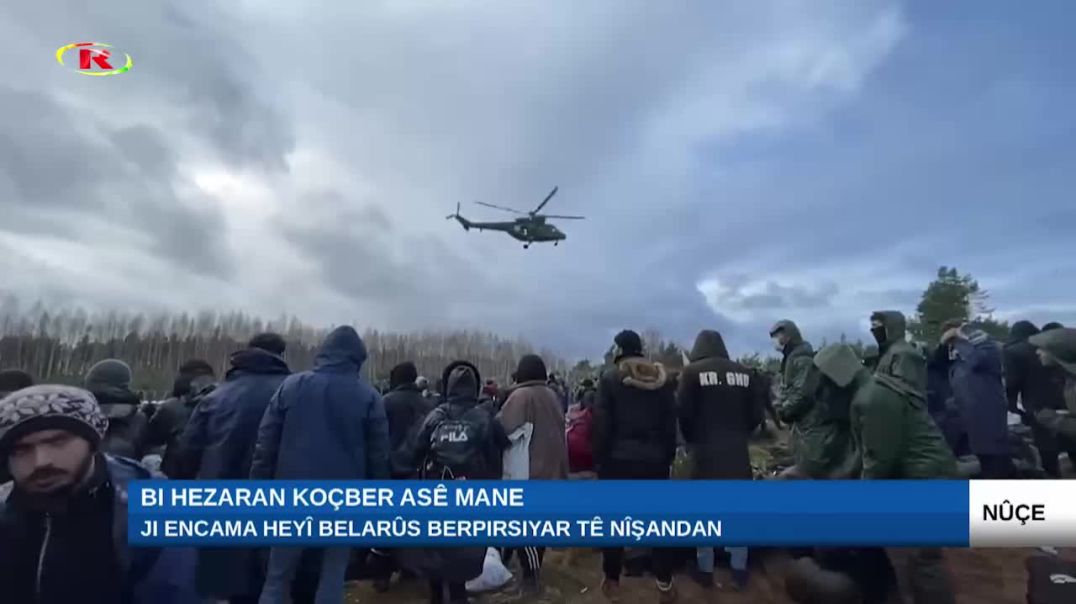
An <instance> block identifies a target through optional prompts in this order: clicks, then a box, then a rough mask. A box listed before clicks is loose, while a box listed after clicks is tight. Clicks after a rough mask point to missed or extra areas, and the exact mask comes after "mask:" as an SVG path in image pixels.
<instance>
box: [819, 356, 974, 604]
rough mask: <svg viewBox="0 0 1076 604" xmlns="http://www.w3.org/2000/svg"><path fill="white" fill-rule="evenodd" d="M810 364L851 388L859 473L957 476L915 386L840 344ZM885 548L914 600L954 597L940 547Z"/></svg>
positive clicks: (937, 601) (933, 602) (937, 603)
mask: <svg viewBox="0 0 1076 604" xmlns="http://www.w3.org/2000/svg"><path fill="white" fill-rule="evenodd" d="M913 352H914V349H913ZM914 354H917V355H918V353H917V352H915V353H914ZM814 364H815V366H816V367H817V368H818V370H819V371H820V372H821V373H822V375H825V376H826V377H827V378H829V379H830V380H831V381H832V382H833V383H834V384H836V385H837V387H839V388H846V389H848V390H850V391H851V392H852V393H853V395H852V396H853V398H852V406H851V421H852V436H853V438H854V439H855V443H856V448H857V450H858V452H859V454H860V456H861V458H862V466H863V469H862V474H861V476H862V478H863V479H865V480H891V479H902V478H903V479H930V478H953V477H955V476H956V460H955V459H954V458H953V454H952V452H951V451H950V449H949V446H948V445H947V444H946V442H945V438H944V437H943V436H942V434H941V431H940V430H938V427H937V426H936V425H935V424H934V420H933V419H931V417H930V415H929V414H928V413H927V408H926V401H925V400H924V397H923V396H922V395H921V394H920V393H919V392H918V391H916V390H915V389H914V388H911V387H910V386H909V385H908V384H907V383H905V382H903V381H901V380H898V379H896V378H894V377H893V376H891V375H888V374H883V373H875V374H874V375H871V374H870V372H869V370H867V369H866V368H864V367H863V365H862V363H861V361H860V360H859V358H858V357H857V356H856V353H855V351H853V350H852V349H851V347H849V346H847V345H844V344H834V345H831V346H827V347H825V348H823V349H822V350H820V351H819V352H818V354H817V355H815V359H814ZM889 554H890V557H891V558H893V559H894V565H895V566H896V567H897V569H898V579H899V580H900V582H901V583H902V585H903V587H902V589H903V590H904V591H905V592H908V593H911V594H912V598H913V600H914V601H915V602H916V603H917V604H921V603H922V604H925V603H930V604H945V603H952V602H955V599H954V597H953V590H952V588H951V587H950V585H949V580H948V577H947V575H946V573H945V561H944V558H943V556H942V552H941V550H940V549H937V548H903V549H898V550H890V552H889Z"/></svg>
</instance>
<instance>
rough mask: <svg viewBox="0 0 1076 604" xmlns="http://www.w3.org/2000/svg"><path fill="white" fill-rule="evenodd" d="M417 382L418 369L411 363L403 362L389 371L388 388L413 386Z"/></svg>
mask: <svg viewBox="0 0 1076 604" xmlns="http://www.w3.org/2000/svg"><path fill="white" fill-rule="evenodd" d="M417 380H418V368H416V367H415V364H414V363H412V362H411V361H404V362H403V363H400V364H399V365H397V366H395V367H393V368H392V371H389V388H396V387H399V386H403V385H404V384H414V383H415V382H416V381H417Z"/></svg>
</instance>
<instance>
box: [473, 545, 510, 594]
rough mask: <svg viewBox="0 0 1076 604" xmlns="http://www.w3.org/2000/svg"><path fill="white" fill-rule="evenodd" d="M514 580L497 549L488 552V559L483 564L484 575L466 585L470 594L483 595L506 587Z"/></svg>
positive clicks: (489, 549)
mask: <svg viewBox="0 0 1076 604" xmlns="http://www.w3.org/2000/svg"><path fill="white" fill-rule="evenodd" d="M511 580H512V571H510V570H508V568H507V567H505V565H504V562H501V554H500V552H498V551H497V550H496V549H495V548H492V547H491V548H488V549H487V550H486V559H485V561H484V562H482V574H481V575H479V576H477V577H475V578H474V579H471V580H470V581H468V582H467V583H466V587H467V592H468V593H473V594H476V593H482V592H486V591H493V590H496V589H500V588H502V587H504V585H505V584H506V583H508V582H509V581H511Z"/></svg>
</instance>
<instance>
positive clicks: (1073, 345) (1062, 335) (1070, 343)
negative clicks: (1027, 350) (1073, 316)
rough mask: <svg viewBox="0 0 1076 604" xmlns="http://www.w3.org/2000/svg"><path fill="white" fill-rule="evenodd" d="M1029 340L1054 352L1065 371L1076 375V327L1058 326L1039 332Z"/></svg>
mask: <svg viewBox="0 0 1076 604" xmlns="http://www.w3.org/2000/svg"><path fill="white" fill-rule="evenodd" d="M1027 341H1028V342H1029V343H1030V344H1031V345H1032V346H1034V347H1035V348H1042V349H1043V350H1045V351H1046V352H1049V353H1050V354H1052V355H1053V356H1054V358H1055V359H1057V362H1058V363H1059V364H1060V365H1061V367H1063V368H1064V369H1065V371H1067V372H1069V373H1070V374H1073V375H1076V329H1073V328H1071V327H1058V328H1057V329H1051V330H1050V331H1043V332H1040V333H1037V334H1035V335H1033V336H1031V337H1030V338H1028V340H1027Z"/></svg>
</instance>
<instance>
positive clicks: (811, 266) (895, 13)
mask: <svg viewBox="0 0 1076 604" xmlns="http://www.w3.org/2000/svg"><path fill="white" fill-rule="evenodd" d="M1072 16H1073V10H1072V7H1071V6H1070V3H1067V2H1063V1H1060V0H1058V1H1055V2H1041V3H1036V5H1035V9H1034V10H1030V9H1028V8H1027V7H1021V6H1017V5H1015V4H1013V3H1011V2H1000V1H999V2H974V3H972V2H967V3H936V2H916V3H901V2H896V1H889V0H855V1H852V0H848V1H844V2H836V1H822V0H812V1H791V0H789V1H774V2H752V3H746V2H738V3H733V2H706V1H702V0H699V1H697V2H655V1H645V2H644V1H625V0H592V1H589V2H584V3H581V2H569V1H567V0H564V1H549V0H542V1H533V2H522V1H520V2H503V1H493V0H489V1H482V2H480V1H459V2H437V1H433V0H429V1H418V0H391V1H388V0H384V1H375V0H364V1H363V2H346V1H343V0H334V1H329V0H308V1H306V2H282V1H280V0H263V1H259V2H254V1H252V0H234V1H231V2H213V1H211V0H186V1H184V2H179V1H178V0H164V1H146V2H130V1H127V0H108V1H98V2H94V3H92V7H91V6H90V5H87V3H85V2H76V1H74V0H46V1H42V2H8V3H4V5H3V6H2V7H0V34H2V35H3V39H4V40H6V42H5V54H6V57H7V60H6V62H5V65H6V69H5V77H4V79H3V80H2V81H0V275H2V280H0V289H4V290H6V291H10V292H14V293H16V294H18V295H19V296H20V298H24V299H43V300H47V301H50V303H55V304H79V305H82V306H86V307H91V308H93V307H97V308H109V307H116V308H122V309H130V310H156V309H177V310H178V309H186V310H196V309H202V308H216V309H221V310H231V309H243V310H247V311H251V312H255V313H259V314H262V315H265V316H268V317H274V316H278V315H280V314H281V313H292V314H295V315H297V316H299V317H300V318H302V319H304V320H305V321H307V322H309V323H313V324H319V325H327V324H331V323H339V322H353V323H355V324H357V325H359V326H372V327H378V328H383V329H393V330H412V329H426V328H437V327H453V328H455V327H484V328H487V329H490V330H493V331H497V332H500V333H503V334H505V335H508V336H516V335H522V336H524V337H526V338H528V339H529V340H531V341H532V342H534V343H536V344H539V345H543V346H548V347H550V348H553V349H555V350H558V351H560V352H561V353H563V354H565V355H570V356H597V355H600V354H601V352H602V351H603V350H604V349H605V348H606V347H607V345H608V342H609V341H610V338H611V336H612V334H613V333H615V332H616V331H618V330H619V329H621V328H624V327H634V328H637V329H640V330H642V329H645V328H657V329H659V330H661V331H662V332H663V333H665V334H666V335H667V336H670V337H673V338H676V339H677V340H680V341H689V340H690V339H691V338H692V337H693V335H694V334H695V332H697V331H698V330H699V329H701V328H716V329H719V330H721V331H722V332H723V333H725V335H726V337H727V339H728V340H729V342H730V347H731V348H732V349H733V351H734V352H745V351H748V350H765V349H766V347H767V345H768V337H767V334H766V328H767V326H768V325H769V324H771V323H772V322H773V321H774V320H776V319H779V318H785V317H788V318H793V319H795V320H797V321H798V322H799V323H800V324H801V326H802V328H803V330H804V332H805V333H806V335H807V336H808V337H809V338H812V339H815V340H819V339H821V338H823V337H830V338H832V337H836V336H837V335H839V334H840V333H842V332H844V333H847V334H848V335H849V336H851V337H869V335H868V334H867V332H866V331H865V325H864V320H865V318H866V317H867V316H868V315H869V313H870V311H872V310H875V309H879V308H888V307H893V308H898V309H903V310H907V311H911V310H912V309H913V308H914V306H915V303H916V302H917V299H918V296H919V293H920V292H921V291H922V289H923V287H924V286H925V285H926V283H927V282H928V281H929V280H930V278H931V277H932V275H933V274H934V272H935V271H936V268H937V266H938V265H940V264H949V265H956V266H957V267H959V268H960V269H961V270H964V271H970V272H971V273H973V274H974V275H975V276H976V277H978V278H979V280H980V281H981V282H982V283H983V285H984V286H985V287H987V288H988V289H989V290H990V292H991V294H992V301H993V304H994V305H995V306H996V307H997V309H998V313H999V314H1000V315H1002V316H1003V317H1005V318H1023V317H1025V316H1026V317H1030V318H1032V319H1034V320H1037V321H1040V322H1041V321H1043V320H1051V319H1057V320H1061V321H1076V299H1074V297H1073V293H1074V291H1076V262H1074V261H1073V259H1074V257H1073V249H1074V248H1073V240H1074V239H1073V237H1074V234H1076V201H1074V197H1073V188H1074V184H1076V183H1074V182H1073V181H1074V172H1073V166H1074V165H1076V127H1074V126H1076V113H1074V112H1073V111H1072V107H1076V76H1074V75H1073V74H1074V72H1073V71H1072V69H1071V64H1070V63H1071V62H1070V61H1068V60H1066V57H1071V56H1073V55H1074V54H1076V42H1074V41H1073V39H1072V36H1071V23H1072V19H1071V18H1072ZM90 40H92V41H102V42H108V43H110V44H113V45H114V46H115V47H116V48H117V49H118V50H121V51H125V52H128V53H130V54H131V55H132V57H133V59H134V68H133V69H132V70H131V71H130V72H129V73H127V74H123V75H121V76H117V77H108V78H91V77H84V76H81V75H79V74H77V73H75V72H73V71H70V70H68V69H65V68H64V67H61V66H60V65H58V64H57V63H56V61H55V58H54V53H55V50H56V48H57V47H59V46H62V45H64V44H67V43H70V42H77V41H90ZM72 56H73V55H69V57H72ZM554 185H559V186H560V193H559V194H558V195H557V197H555V198H554V200H553V201H552V202H550V205H549V206H548V210H549V211H551V212H554V213H565V214H585V215H586V216H587V217H588V220H585V221H573V222H570V223H565V224H563V225H562V226H563V228H564V229H565V230H566V231H567V232H568V235H569V238H568V240H567V241H566V242H564V243H562V244H561V245H560V246H559V247H552V246H539V245H536V246H534V247H532V248H531V249H530V250H526V251H524V250H523V249H522V246H521V245H520V244H518V243H517V242H515V241H513V240H511V239H509V238H507V237H506V236H504V235H500V234H496V233H475V232H472V233H464V232H463V231H462V229H460V228H459V225H457V224H455V223H453V222H447V221H446V220H445V215H446V214H448V213H449V212H450V211H451V210H453V209H454V208H455V205H456V203H457V202H463V203H464V208H465V212H464V213H465V215H468V217H471V218H472V219H482V220H485V219H501V218H503V216H501V215H498V214H497V213H496V211H494V210H489V209H486V208H482V207H479V206H474V205H473V204H471V203H470V202H471V201H474V200H483V201H486V202H492V203H498V204H502V205H508V206H513V207H517V208H520V209H529V208H531V207H533V206H535V205H537V203H538V202H539V201H540V200H541V199H542V197H543V196H544V195H545V194H546V193H547V192H548V191H549V190H550V189H551V188H552V187H553V186H554Z"/></svg>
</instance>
